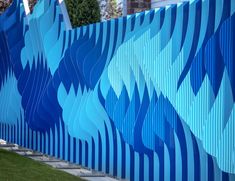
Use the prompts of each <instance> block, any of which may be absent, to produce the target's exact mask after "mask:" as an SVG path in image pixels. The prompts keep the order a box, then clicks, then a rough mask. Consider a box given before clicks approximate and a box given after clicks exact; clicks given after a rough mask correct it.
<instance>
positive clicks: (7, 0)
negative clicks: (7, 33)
mask: <svg viewBox="0 0 235 181" xmlns="http://www.w3.org/2000/svg"><path fill="white" fill-rule="evenodd" d="M11 3H12V0H0V14H2V13H3V12H4V11H5V10H6V9H7V8H8V7H9V6H10V5H11Z"/></svg>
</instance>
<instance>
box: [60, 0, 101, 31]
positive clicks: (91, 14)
mask: <svg viewBox="0 0 235 181" xmlns="http://www.w3.org/2000/svg"><path fill="white" fill-rule="evenodd" d="M65 4H66V6H67V10H68V14H69V18H70V21H71V24H72V26H73V27H78V26H82V25H88V24H91V23H96V22H98V21H100V7H99V3H98V2H97V0H65Z"/></svg>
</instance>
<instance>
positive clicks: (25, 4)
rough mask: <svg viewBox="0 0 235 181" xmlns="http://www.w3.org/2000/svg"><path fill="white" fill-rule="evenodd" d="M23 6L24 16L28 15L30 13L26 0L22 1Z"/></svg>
mask: <svg viewBox="0 0 235 181" xmlns="http://www.w3.org/2000/svg"><path fill="white" fill-rule="evenodd" d="M23 4H24V10H25V14H26V15H28V14H29V13H30V9H29V3H28V0H23Z"/></svg>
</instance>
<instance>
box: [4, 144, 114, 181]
mask: <svg viewBox="0 0 235 181" xmlns="http://www.w3.org/2000/svg"><path fill="white" fill-rule="evenodd" d="M0 148H2V149H5V150H8V151H13V152H15V153H17V154H19V155H22V156H25V157H28V158H31V159H33V160H36V161H39V162H43V163H45V164H47V165H50V166H52V167H54V168H56V169H59V170H62V171H64V172H67V173H69V174H72V175H75V176H78V177H80V178H82V179H84V180H88V181H118V180H117V179H115V178H111V177H109V176H107V175H105V174H103V173H101V172H97V171H94V170H88V169H86V168H83V167H81V166H79V165H76V164H73V163H69V162H67V161H63V160H59V159H56V158H54V157H51V156H48V155H44V154H42V153H39V152H35V151H32V150H30V149H26V148H22V147H19V146H18V145H16V144H9V143H6V142H5V141H4V140H0Z"/></svg>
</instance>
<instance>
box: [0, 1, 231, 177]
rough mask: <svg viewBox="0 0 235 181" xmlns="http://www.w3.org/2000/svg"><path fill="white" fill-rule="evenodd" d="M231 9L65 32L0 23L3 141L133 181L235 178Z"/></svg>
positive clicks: (46, 21)
mask: <svg viewBox="0 0 235 181" xmlns="http://www.w3.org/2000/svg"><path fill="white" fill-rule="evenodd" d="M234 12H235V1H233V0H220V1H217V0H216V1H214V0H192V1H190V2H184V3H179V4H177V5H173V6H169V7H166V8H161V9H155V10H151V11H146V12H143V13H139V14H134V15H131V16H127V17H122V18H119V19H113V20H111V21H106V22H102V23H97V24H92V25H89V26H84V27H80V28H77V29H72V30H67V29H66V27H65V25H66V23H65V22H64V20H63V15H62V13H61V8H60V5H59V4H58V2H57V1H55V0H48V1H43V0H40V1H39V2H38V3H37V5H36V6H35V8H34V12H33V13H32V14H30V15H27V16H26V15H25V11H24V7H23V4H22V3H21V2H20V1H14V3H13V4H12V6H11V7H10V8H9V9H8V10H7V11H6V12H5V13H4V14H2V15H1V16H0V138H2V139H5V140H7V141H9V142H12V143H17V144H19V145H22V146H24V147H28V148H32V149H34V150H38V151H40V152H43V153H46V154H49V155H53V156H56V157H58V158H61V159H64V160H68V161H71V162H74V163H78V164H81V165H83V166H86V167H89V168H92V169H96V170H99V171H102V172H105V173H107V174H110V175H113V176H117V177H119V178H125V179H128V180H135V181H137V180H140V181H142V180H190V181H191V180H195V181H197V180H234V179H235V177H234V173H235V160H234V158H235V152H234V148H235V133H234V130H235V105H234V100H235V78H234V77H235V63H234V61H235V56H234V52H235V45H234V42H235V41H234V40H235V39H234V38H235V37H234V35H235V14H234Z"/></svg>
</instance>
